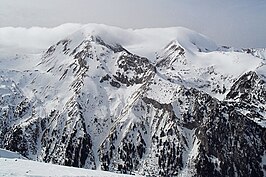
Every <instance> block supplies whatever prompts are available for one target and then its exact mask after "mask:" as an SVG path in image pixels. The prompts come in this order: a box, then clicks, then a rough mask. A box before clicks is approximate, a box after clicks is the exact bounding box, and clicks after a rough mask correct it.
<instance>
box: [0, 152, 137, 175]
mask: <svg viewBox="0 0 266 177" xmlns="http://www.w3.org/2000/svg"><path fill="white" fill-rule="evenodd" d="M0 176H5V177H11V176H12V177H13V176H14V177H15V176H17V177H23V176H31V177H51V176H53V177H130V176H132V175H123V174H116V173H111V172H105V171H97V170H87V169H81V168H74V167H66V166H60V165H54V164H48V163H41V162H36V161H31V160H26V158H24V157H22V156H21V155H20V154H18V153H15V152H11V151H8V150H4V149H1V148H0ZM134 176H138V175H134Z"/></svg>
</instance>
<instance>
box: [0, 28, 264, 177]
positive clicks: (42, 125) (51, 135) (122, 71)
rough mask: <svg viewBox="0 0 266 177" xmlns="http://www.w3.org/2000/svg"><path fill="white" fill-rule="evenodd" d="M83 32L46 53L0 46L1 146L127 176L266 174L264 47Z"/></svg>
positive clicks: (186, 34) (170, 33)
mask: <svg viewBox="0 0 266 177" xmlns="http://www.w3.org/2000/svg"><path fill="white" fill-rule="evenodd" d="M63 27H64V26H61V27H60V29H62V28H63ZM76 28H77V30H76V31H75V30H73V31H75V32H73V33H71V34H67V35H66V36H65V37H64V38H63V39H62V40H59V41H58V42H55V43H54V44H53V45H51V46H50V47H47V49H44V52H42V53H38V51H39V49H40V48H42V45H43V43H41V44H42V45H38V43H37V42H36V39H35V38H37V39H38V36H35V38H34V41H35V42H33V43H34V44H35V45H36V46H35V45H32V43H31V42H32V39H31V38H28V39H27V40H26V41H25V46H24V47H23V45H21V44H23V43H21V41H20V40H21V39H24V38H19V37H18V42H16V41H12V42H9V43H8V42H5V41H4V42H2V44H1V45H0V46H3V47H2V48H1V49H0V51H1V53H0V95H1V97H0V118H1V119H0V147H1V148H4V149H8V150H11V151H14V152H19V153H20V154H21V155H23V156H25V157H27V158H29V159H32V160H37V161H41V162H49V163H55V164H60V165H66V166H74V167H81V168H88V169H98V170H105V171H112V172H118V173H125V174H130V173H134V174H140V175H154V176H204V177H208V176H210V177H211V176H254V177H255V176H265V175H266V152H265V149H266V88H265V82H266V65H265V59H266V58H265V56H266V51H265V49H234V48H231V47H226V46H217V45H216V44H215V43H214V42H213V41H211V40H210V39H208V38H207V37H205V36H203V35H201V34H198V33H196V32H193V31H190V30H188V29H185V28H165V29H140V30H124V29H120V28H116V27H109V26H105V25H96V24H89V25H85V26H82V25H81V26H78V25H76V26H75V27H73V28H71V29H76ZM56 29H57V28H56ZM3 30H4V32H3ZM12 30H15V31H16V30H18V31H16V34H17V33H22V34H23V32H25V31H23V30H22V31H20V30H21V29H12ZM30 30H32V29H29V31H30ZM39 30H41V29H39ZM68 30H69V28H68ZM26 31H27V30H26ZM33 31H34V30H33ZM47 31H48V32H49V35H50V36H53V37H55V36H56V33H57V31H58V30H55V29H51V30H48V29H45V30H44V31H43V32H44V33H43V36H45V35H47V36H49V35H48V34H46V33H45V32H47ZM70 31H71V30H70ZM48 32H47V33H48ZM0 34H1V35H3V34H10V32H9V31H8V30H7V29H0ZM51 34H54V35H51ZM20 35H21V34H20ZM25 35H26V36H27V35H28V34H25ZM61 35H62V34H61ZM3 36H4V35H3ZM10 36H12V35H10ZM18 36H19V35H18ZM27 41H28V43H30V44H31V45H29V44H28V43H27ZM47 41H52V39H49V40H47ZM48 43H49V42H48ZM11 44H12V45H11ZM15 44H20V45H15ZM36 51H37V53H36Z"/></svg>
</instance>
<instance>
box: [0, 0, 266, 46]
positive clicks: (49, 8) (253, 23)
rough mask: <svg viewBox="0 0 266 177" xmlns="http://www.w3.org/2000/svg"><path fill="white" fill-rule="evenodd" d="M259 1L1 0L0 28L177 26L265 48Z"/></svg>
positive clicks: (264, 4)
mask: <svg viewBox="0 0 266 177" xmlns="http://www.w3.org/2000/svg"><path fill="white" fill-rule="evenodd" d="M265 9H266V1H265V0H253V1H251V0H224V1H220V0H201V1H199V0H134V1H132V0H112V1H110V0H1V6H0V27H6V26H16V27H19V26H20V27H31V26H41V27H54V26H58V25H60V24H63V23H83V24H86V23H104V24H107V25H114V26H119V27H123V28H149V27H170V26H183V27H187V28H190V29H192V30H195V31H198V32H200V33H203V34H205V35H207V36H209V37H210V38H212V39H213V40H215V41H216V42H217V43H218V44H223V45H232V46H236V47H266V40H265V39H266V33H265V31H266V24H265V21H266V10H265Z"/></svg>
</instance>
